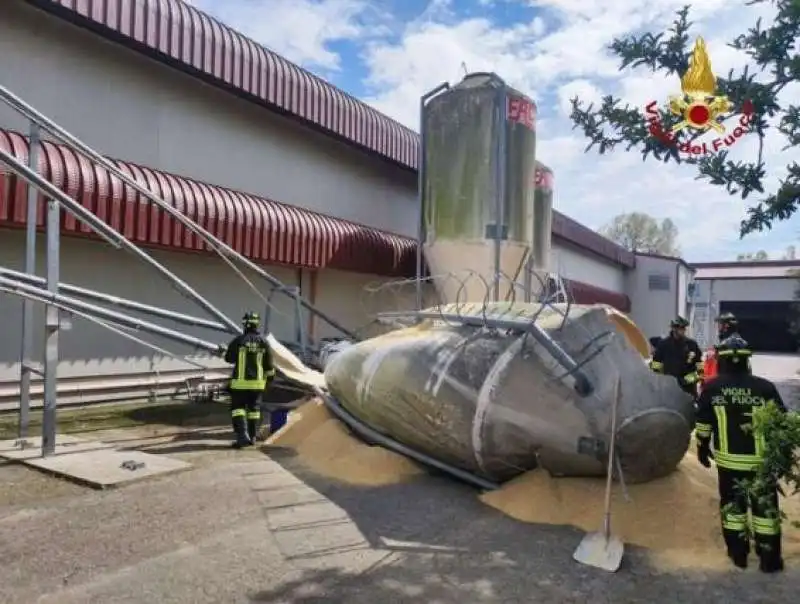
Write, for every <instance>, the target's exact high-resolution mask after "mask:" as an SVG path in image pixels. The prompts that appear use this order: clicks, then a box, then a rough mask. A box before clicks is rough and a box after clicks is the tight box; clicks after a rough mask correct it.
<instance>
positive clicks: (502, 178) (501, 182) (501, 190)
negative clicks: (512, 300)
mask: <svg viewBox="0 0 800 604" xmlns="http://www.w3.org/2000/svg"><path fill="white" fill-rule="evenodd" d="M498 79H499V78H498ZM500 81H501V83H502V85H501V86H499V87H498V89H497V97H498V98H497V123H496V127H497V134H498V136H497V149H496V150H495V152H496V153H497V156H496V158H495V183H494V185H495V206H494V232H493V233H492V235H493V239H494V278H493V279H492V282H493V284H494V288H493V290H494V292H493V293H494V295H493V300H492V301H493V302H499V301H500V281H501V279H502V272H503V269H502V266H503V265H502V262H501V257H502V253H503V237H504V236H505V232H506V229H505V228H503V227H504V226H505V224H504V222H505V221H504V216H503V209H504V208H505V204H506V199H505V197H506V170H505V167H506V164H505V161H503V159H504V158H505V155H506V145H507V144H508V142H507V140H506V138H507V134H508V131H507V124H506V120H507V119H508V115H507V114H508V89H507V86H506V84H505V82H503V81H502V80H500Z"/></svg>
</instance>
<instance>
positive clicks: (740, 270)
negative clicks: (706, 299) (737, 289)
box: [694, 263, 800, 279]
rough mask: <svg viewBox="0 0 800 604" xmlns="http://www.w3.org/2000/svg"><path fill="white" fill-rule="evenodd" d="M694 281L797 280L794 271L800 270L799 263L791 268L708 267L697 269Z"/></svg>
mask: <svg viewBox="0 0 800 604" xmlns="http://www.w3.org/2000/svg"><path fill="white" fill-rule="evenodd" d="M695 270H696V272H695V275H694V278H695V279H783V278H791V277H795V278H797V275H793V274H792V273H793V272H794V271H798V270H800V263H799V264H798V266H796V267H792V266H755V265H752V264H750V265H742V266H709V267H702V266H701V267H697V268H696V269H695Z"/></svg>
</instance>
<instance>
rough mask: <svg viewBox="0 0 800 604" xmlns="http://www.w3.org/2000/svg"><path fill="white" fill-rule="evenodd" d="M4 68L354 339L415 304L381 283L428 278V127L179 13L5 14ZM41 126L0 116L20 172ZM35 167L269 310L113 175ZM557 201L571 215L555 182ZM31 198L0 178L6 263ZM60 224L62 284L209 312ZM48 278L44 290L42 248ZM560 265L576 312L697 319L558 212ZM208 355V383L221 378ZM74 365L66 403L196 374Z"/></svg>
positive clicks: (117, 3) (187, 274)
mask: <svg viewBox="0 0 800 604" xmlns="http://www.w3.org/2000/svg"><path fill="white" fill-rule="evenodd" d="M0 53H2V57H3V60H2V62H0V83H2V85H3V86H5V87H7V88H8V89H9V90H10V91H12V92H13V93H14V94H16V95H18V96H19V97H21V98H22V99H24V100H25V101H27V102H28V103H30V104H31V105H32V106H33V107H35V108H36V109H38V110H39V111H41V112H42V113H43V114H45V115H46V116H48V117H49V118H51V119H52V120H53V121H55V122H56V123H58V124H59V125H61V126H62V127H64V128H65V129H66V130H68V131H69V132H71V133H72V134H74V135H75V136H77V137H78V138H80V139H81V140H83V141H84V142H86V143H87V144H89V145H90V146H91V147H92V148H94V149H96V150H97V151H99V152H100V153H102V154H103V155H105V156H106V157H108V158H110V159H112V160H113V161H114V162H115V163H116V165H117V166H119V167H120V168H121V169H122V170H123V171H124V172H125V173H127V174H129V175H130V176H131V177H132V178H134V179H135V180H136V181H137V182H139V183H140V184H142V185H144V186H146V187H147V188H148V189H150V190H151V191H153V192H155V193H156V194H157V195H158V196H159V197H161V198H163V199H165V200H167V201H168V202H170V203H172V204H173V205H174V206H175V207H177V208H179V209H181V210H182V211H183V212H184V213H185V214H186V215H188V216H189V217H190V218H192V219H193V220H195V221H197V222H198V223H200V224H201V225H202V226H203V227H205V228H206V229H208V230H209V231H211V232H212V233H213V234H214V235H216V236H217V237H219V238H220V239H222V240H223V241H225V242H226V243H227V244H228V245H230V246H231V247H233V248H234V249H235V250H237V251H239V252H241V253H242V254H244V255H245V256H247V257H248V258H250V259H252V260H253V261H255V262H257V263H258V264H259V265H263V266H264V267H265V268H266V269H267V270H268V271H269V272H270V273H271V274H273V275H274V276H275V277H277V278H278V279H280V281H282V282H283V283H284V284H286V286H287V287H290V288H295V289H296V291H297V292H299V293H300V294H301V295H302V296H303V297H304V298H305V299H307V300H309V301H310V302H311V303H313V304H314V305H315V306H317V307H318V308H320V309H321V310H323V311H324V312H325V313H326V314H328V315H330V316H331V317H333V318H335V320H336V321H337V322H339V323H340V324H342V325H344V326H346V327H347V328H348V329H350V330H355V331H358V330H364V329H368V328H369V326H370V324H371V321H372V316H373V315H374V313H375V312H376V311H377V310H392V309H393V308H400V307H406V308H408V307H411V306H412V305H413V304H414V292H413V287H406V286H397V287H391V288H387V287H382V284H387V283H392V282H395V283H397V282H405V281H408V280H412V279H413V278H414V276H415V274H416V266H415V264H416V262H415V260H416V247H417V232H418V224H419V207H418V206H419V203H418V197H417V180H418V175H417V168H418V165H417V164H418V156H419V144H420V142H419V137H418V135H417V133H415V132H414V131H412V130H409V129H408V128H406V127H404V126H402V125H401V124H399V123H397V122H395V121H394V120H392V119H391V118H389V117H387V116H385V115H383V114H381V113H379V112H378V111H376V110H375V109H373V108H371V107H369V106H367V105H366V104H364V103H363V102H361V101H359V100H357V99H355V98H353V97H352V96H350V95H348V94H346V93H345V92H343V91H341V90H339V89H337V88H336V87H334V86H333V85H331V84H329V83H327V82H325V81H323V80H321V79H320V78H318V77H316V76H314V75H313V74H311V73H309V72H307V71H305V70H303V69H301V68H299V67H297V66H296V65H294V64H292V63H290V62H289V61H287V60H286V59H284V58H282V57H280V56H278V55H277V54H275V53H273V52H271V51H269V50H267V49H265V48H264V47H262V46H260V45H259V44H257V43H256V42H254V41H252V40H250V39H248V38H246V37H245V36H244V35H242V34H240V33H238V32H236V31H234V30H232V29H231V28H229V27H227V26H225V25H224V24H221V23H219V22H218V21H217V20H215V19H213V18H211V17H209V16H208V15H206V14H204V13H202V12H201V11H199V10H197V9H196V8H194V7H192V6H190V5H189V4H186V3H184V2H182V1H181V0H160V1H159V0H94V1H93V2H75V1H73V0H7V1H5V2H2V3H0ZM29 127H30V126H29V123H28V121H27V119H25V118H23V117H21V116H20V115H19V114H18V113H17V112H15V111H14V110H13V109H11V108H10V107H7V106H5V105H3V106H0V147H2V148H3V149H5V150H7V151H10V152H11V153H13V154H14V155H15V156H16V157H17V158H19V159H21V160H24V161H27V159H28V150H29V149H28V147H29V145H28V140H27V136H28V132H29ZM38 170H39V172H40V173H41V174H43V175H44V176H45V177H46V178H47V179H48V180H49V181H50V182H52V183H54V184H55V185H56V186H58V187H59V188H60V189H62V190H63V191H65V192H66V193H68V194H69V195H70V196H72V197H73V198H75V199H77V200H79V201H80V202H81V203H82V204H83V205H84V206H85V207H86V208H88V209H90V210H91V211H92V212H93V213H94V214H95V215H96V216H98V217H99V218H101V219H102V220H104V221H106V222H107V223H108V224H110V225H111V226H113V227H114V228H116V229H118V230H120V231H121V232H122V233H123V234H125V236H126V237H129V238H130V239H131V240H132V241H134V242H135V243H137V244H138V245H141V246H142V247H144V248H145V249H147V250H148V251H149V252H150V253H152V255H153V256H154V257H156V258H157V259H158V260H160V261H162V262H163V263H164V264H166V265H167V266H168V267H169V268H170V269H171V270H173V271H174V272H175V273H177V274H178V275H179V276H180V277H181V278H183V279H184V280H185V281H187V282H188V283H190V284H192V285H193V286H194V287H196V288H197V290H198V291H199V292H200V293H201V294H202V295H203V296H205V297H207V298H208V299H209V301H211V302H212V303H213V304H214V305H215V306H217V307H218V308H220V309H221V310H223V311H224V312H225V313H226V314H229V315H230V316H232V317H238V316H240V315H241V313H242V311H243V310H244V309H248V308H257V309H258V307H259V305H261V302H260V300H258V299H257V298H256V297H255V296H254V295H251V294H249V293H248V291H247V289H246V288H244V287H242V285H241V282H240V281H238V279H237V277H236V275H234V274H232V273H231V271H230V269H229V267H228V266H227V265H225V264H224V263H223V262H222V261H221V260H220V259H219V258H218V257H216V256H215V255H213V254H211V253H210V252H209V251H208V250H207V248H206V247H205V245H204V244H203V243H201V242H200V241H199V239H198V238H197V237H196V236H194V235H193V234H192V233H190V232H188V231H186V230H185V229H184V228H183V227H182V226H181V225H180V224H178V223H177V222H175V221H174V220H173V219H172V218H170V217H169V216H168V215H166V214H165V213H163V212H162V211H160V210H159V209H157V208H155V207H153V206H152V204H149V203H148V202H147V201H146V200H145V199H143V198H142V197H141V196H140V195H138V194H136V193H135V192H134V191H132V190H131V189H130V188H129V187H126V186H124V185H123V184H122V183H121V182H120V181H119V180H118V179H116V178H114V177H112V176H110V175H109V173H108V172H106V171H105V170H104V169H103V168H100V167H98V166H96V165H93V164H92V163H90V162H88V161H86V160H85V159H84V158H82V157H80V156H79V155H78V154H76V153H75V152H73V151H72V150H71V149H69V148H67V147H65V146H63V145H60V144H55V143H52V142H45V143H44V144H43V145H42V150H41V154H40V158H39V162H38ZM554 186H555V190H556V204H557V203H558V202H557V199H558V198H557V191H558V174H556V175H555V185H554ZM26 199H27V187H26V186H25V184H24V183H23V182H22V181H21V180H20V179H18V178H17V177H16V176H15V175H13V174H11V173H7V172H3V173H0V266H5V267H8V268H12V269H15V270H21V268H22V266H23V257H24V253H25V234H24V224H25V216H26V208H27V201H26ZM43 201H44V200H42V199H40V204H42V205H41V206H40V207H43V203H42V202H43ZM62 221H63V222H62V234H63V237H62V240H61V281H63V282H65V283H70V284H74V285H79V286H83V287H88V288H91V289H94V290H99V291H103V292H107V293H110V294H114V295H117V296H121V297H126V298H131V299H135V300H138V301H141V302H144V303H149V304H153V305H158V306H162V307H167V308H171V309H174V310H177V311H182V312H189V313H191V314H197V310H196V309H195V308H194V306H193V305H191V304H190V303H188V302H186V301H185V300H184V299H183V298H181V297H180V296H179V295H178V294H177V293H176V292H175V291H173V290H172V289H171V288H170V286H169V285H168V284H167V283H165V282H163V281H162V280H161V279H160V278H159V277H158V276H157V275H154V274H153V273H152V271H150V270H149V269H148V268H147V267H145V266H143V265H141V264H140V263H138V262H137V261H136V260H135V259H133V258H131V257H130V256H127V255H126V254H125V253H124V252H122V251H119V250H116V249H113V248H112V247H110V246H109V245H108V244H106V243H104V242H103V241H101V240H100V239H98V238H97V237H95V236H94V235H93V234H91V233H90V231H89V229H88V228H86V227H85V226H82V225H81V224H79V223H78V222H77V221H76V220H75V219H74V218H73V217H71V216H69V215H66V214H65V215H64V217H63V218H62ZM39 224H40V226H42V225H43V224H44V216H43V211H40V214H39ZM38 263H39V266H40V272H39V274H43V272H42V271H43V265H44V247H43V243H40V246H39V250H38ZM549 268H550V270H551V271H552V272H554V273H558V274H560V275H561V276H562V277H563V278H564V283H565V285H566V289H567V290H568V291H569V293H570V295H571V297H572V299H573V300H574V301H576V302H579V303H606V304H610V305H612V306H614V307H616V308H618V309H620V310H622V311H624V312H628V313H631V315H632V317H633V318H634V320H635V321H636V322H637V323H639V324H640V325H641V326H642V328H643V331H645V332H646V333H647V335H654V334H656V333H661V332H662V331H663V329H664V326H665V323H666V321H668V319H669V317H671V316H672V315H674V314H675V312H676V311H678V312H681V311H687V314H688V308H687V306H686V304H687V298H686V295H685V293H681V292H685V291H686V289H687V288H688V283H689V281H690V280H691V277H690V275H691V271H690V270H689V268H688V267H687V266H686V265H685V263H683V262H682V261H680V260H677V259H659V258H655V257H643V256H641V255H639V256H638V257H637V255H635V254H633V253H631V252H629V251H627V250H625V249H623V248H622V247H620V246H618V245H617V244H615V243H613V242H611V241H609V240H607V239H605V238H603V237H602V236H600V235H599V234H597V233H596V232H594V231H593V230H592V229H590V228H588V227H586V226H583V225H581V224H579V223H578V222H576V221H575V220H573V219H571V218H569V217H567V216H565V215H563V214H560V213H558V212H554V214H553V225H552V250H551V255H550V267H549ZM655 273H658V274H662V273H664V274H667V273H668V274H669V275H670V279H669V280H668V281H669V282H668V283H665V281H664V279H663V278H660V277H657V276H656V277H654V276H653V275H654V274H655ZM659 279H661V280H659ZM271 302H272V304H273V306H274V308H273V310H272V311H270V313H269V314H270V316H269V319H270V321H269V327H270V329H271V330H272V332H273V333H274V334H275V335H276V337H278V338H279V339H281V340H286V341H292V340H295V339H296V338H297V333H298V332H299V331H303V332H304V333H305V335H306V336H307V337H309V338H311V339H314V340H319V339H320V338H324V337H331V336H335V335H337V333H338V332H337V330H335V329H333V328H332V327H331V326H330V325H328V324H326V323H325V322H324V321H322V320H320V319H319V318H315V317H311V316H309V315H308V313H306V312H305V311H303V310H302V309H299V308H297V306H296V304H295V303H294V302H293V301H292V300H291V299H290V298H289V297H288V296H285V295H282V294H281V293H280V292H274V293H273V296H272V298H271ZM20 307H21V304H20V302H19V300H18V299H16V298H13V297H11V296H0V313H2V315H3V316H4V318H5V319H6V321H7V323H6V325H7V329H6V330H5V331H4V336H5V337H4V338H3V341H2V342H0V403H2V402H4V401H5V402H9V401H14V400H16V398H17V397H18V392H19V374H20V367H19V357H20V353H19V351H20V345H19V341H20V327H19V325H20V319H19V317H20V313H21V308H20ZM259 310H260V309H259ZM41 323H42V322H41V321H37V324H38V325H40V328H39V329H40V330H39V331H38V332H37V334H36V336H35V341H36V342H37V344H41V341H42V332H41ZM192 333H195V334H196V335H198V336H201V337H204V338H214V337H216V338H219V335H220V334H213V333H208V332H204V331H203V330H200V329H195V330H194V331H192ZM157 343H159V344H160V345H163V346H164V347H166V348H169V347H170V346H171V345H170V344H169V343H164V342H157ZM201 358H202V362H203V364H204V365H205V366H206V367H207V368H208V369H207V371H206V374H207V375H208V376H210V377H214V376H216V377H220V376H223V375H224V374H225V369H224V368H223V367H222V366H221V363H220V361H219V360H216V359H212V358H208V357H201ZM61 359H62V360H61V364H60V365H59V396H60V398H61V399H62V400H73V401H79V400H80V401H83V400H86V401H89V400H99V399H108V398H114V397H130V396H135V395H153V394H158V393H169V392H173V391H175V390H176V389H180V388H181V387H182V384H184V382H185V380H186V378H187V376H193V375H196V374H197V370H196V369H191V368H188V367H186V366H183V365H181V363H179V362H177V361H174V360H170V359H167V358H164V357H161V356H159V355H154V354H153V353H151V352H149V351H147V350H145V349H142V348H140V347H138V346H136V345H135V344H132V343H131V342H128V341H125V340H121V339H119V338H117V337H115V336H114V335H113V334H109V333H107V332H106V331H103V330H102V328H100V327H97V326H94V325H90V324H83V323H81V325H80V329H72V326H71V324H70V323H68V322H64V323H63V325H62V336H61ZM33 393H34V397H35V398H38V397H39V396H40V393H41V384H40V383H38V382H36V381H35V382H34V389H33Z"/></svg>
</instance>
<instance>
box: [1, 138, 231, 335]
mask: <svg viewBox="0 0 800 604" xmlns="http://www.w3.org/2000/svg"><path fill="white" fill-rule="evenodd" d="M0 162H2V163H4V164H6V165H8V166H9V167H10V168H11V169H12V170H13V171H14V172H16V173H17V175H19V176H20V178H22V179H23V180H25V181H27V182H28V183H29V184H32V185H33V186H35V187H36V188H38V189H39V190H40V191H41V192H42V193H44V194H45V195H47V196H48V197H50V198H51V199H52V200H54V201H56V202H58V203H59V204H60V205H61V206H62V207H63V208H64V210H66V211H67V212H69V213H70V214H72V215H73V216H75V218H77V219H78V220H80V221H81V222H83V223H84V224H86V225H87V226H89V227H90V228H91V229H92V230H93V231H95V232H96V233H97V234H98V235H100V236H101V237H102V238H103V239H105V240H106V241H108V242H110V243H111V244H112V245H115V246H116V247H120V248H122V249H124V250H125V251H127V252H130V253H131V254H133V255H134V256H136V257H137V258H138V259H139V260H141V261H142V262H144V263H145V264H147V265H149V266H151V267H152V268H154V269H155V270H156V271H158V272H159V273H160V274H161V275H162V276H163V277H166V278H167V280H169V282H170V283H172V285H174V286H175V288H176V289H177V290H178V291H179V292H180V293H181V294H183V295H184V296H185V297H187V298H188V299H190V300H192V301H193V302H195V303H196V304H198V305H199V306H200V307H201V308H203V309H204V310H205V311H206V312H208V313H209V315H211V316H213V317H215V318H217V319H218V320H219V321H221V322H222V323H224V324H225V325H227V326H228V327H229V328H230V330H231V333H239V332H240V331H241V329H240V327H239V324H238V323H236V322H234V321H233V320H231V319H230V318H229V317H227V316H226V315H225V314H224V313H223V312H222V311H221V310H219V309H218V308H217V307H215V306H214V305H213V304H211V302H209V301H208V300H206V299H205V298H203V296H201V295H200V294H199V293H197V292H196V291H195V290H194V289H193V288H192V287H191V286H190V285H189V284H188V283H186V282H185V281H184V280H183V279H181V278H180V277H178V276H177V275H176V274H175V273H173V272H172V271H170V270H169V269H168V268H166V267H165V266H164V265H162V264H161V263H160V262H158V261H157V260H156V259H155V258H153V257H152V256H150V255H149V254H148V253H147V252H145V251H143V250H142V249H140V248H139V247H138V246H136V245H135V244H133V243H131V242H130V241H128V240H127V239H126V238H125V237H124V236H123V235H122V234H121V233H119V232H117V231H115V230H114V229H112V228H111V227H110V226H108V225H107V224H106V223H105V222H103V221H102V220H100V219H99V218H98V217H97V216H95V215H94V214H93V213H92V212H90V211H89V210H87V209H86V208H85V207H83V206H82V205H81V204H79V203H78V202H77V201H75V200H74V199H72V198H71V197H70V196H69V195H67V194H66V193H64V192H63V191H62V190H61V189H59V188H58V187H56V186H55V185H53V184H52V183H51V182H50V181H48V180H46V179H45V178H43V177H42V176H41V175H39V174H37V173H36V172H32V171H31V170H30V169H28V167H27V166H25V165H24V164H22V163H21V162H20V161H19V160H17V158H15V157H14V156H13V155H11V154H10V153H8V152H6V151H5V150H4V149H0ZM55 208H56V210H55V212H56V215H57V213H58V206H55ZM49 211H50V208H48V212H49ZM49 217H50V214H49V213H48V218H49Z"/></svg>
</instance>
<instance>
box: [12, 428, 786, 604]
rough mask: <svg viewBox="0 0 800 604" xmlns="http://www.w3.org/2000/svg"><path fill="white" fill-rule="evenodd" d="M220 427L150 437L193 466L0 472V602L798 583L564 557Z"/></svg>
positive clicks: (553, 546)
mask: <svg viewBox="0 0 800 604" xmlns="http://www.w3.org/2000/svg"><path fill="white" fill-rule="evenodd" d="M226 436H227V435H226V434H225V433H224V432H223V433H219V434H214V433H208V432H206V433H204V434H202V435H197V437H196V438H194V439H193V438H189V437H184V438H182V439H180V440H179V441H177V442H171V443H167V444H164V443H165V439H164V437H163V436H161V437H159V438H152V437H151V438H150V440H148V441H147V442H146V445H147V446H148V447H149V448H151V449H161V450H163V451H164V452H168V453H170V454H173V455H176V456H179V457H182V458H185V459H188V460H190V461H192V462H194V463H195V464H196V468H195V469H194V470H192V471H189V472H186V473H182V474H178V475H175V476H172V477H165V478H163V479H160V480H153V481H149V482H144V483H139V484H134V485H131V486H128V487H125V488H123V489H120V490H116V491H106V492H98V491H89V490H82V489H78V488H77V487H73V486H71V485H66V484H65V483H63V482H61V481H58V480H56V479H51V478H44V477H42V476H40V475H38V474H35V473H33V472H30V471H28V470H23V469H22V468H19V467H16V466H15V467H0V484H3V485H4V487H3V489H4V490H5V489H7V488H8V487H7V486H5V485H8V484H9V480H12V479H13V480H14V481H15V487H13V488H14V491H15V492H16V493H17V495H16V496H15V497H16V498H13V497H12V498H9V497H7V496H5V497H4V498H3V499H0V602H3V603H4V604H28V603H33V602H38V603H41V604H93V603H97V604H112V603H113V604H129V603H130V604H134V603H136V604H139V603H141V604H153V603H154V602H158V603H159V604H172V603H174V604H203V603H209V604H220V603H223V602H224V603H225V604H229V603H230V604H236V603H240V602H241V603H252V602H269V603H274V604H282V603H286V604H289V603H292V604H311V603H323V602H324V603H326V604H334V603H337V602H342V603H344V602H347V603H348V604H359V603H363V604H375V603H376V602H386V603H388V602H392V603H394V602H398V603H400V602H409V603H411V602H413V603H415V604H418V603H420V602H422V603H431V604H433V603H436V604H448V603H451V602H452V603H458V604H480V603H484V602H486V603H494V602H498V603H508V604H511V603H515V602H519V603H526V604H529V603H532V602H542V603H547V604H556V603H562V602H563V603H584V602H586V603H590V602H591V603H596V604H603V603H606V602H609V603H610V602H614V603H625V602H648V603H649V604H660V603H664V604H666V603H670V604H673V603H674V602H679V601H683V602H703V603H706V604H715V603H720V604H725V603H727V602H733V601H736V602H737V603H739V604H743V603H749V602H754V603H756V602H765V603H766V602H791V601H794V600H796V595H797V593H798V590H800V571H798V570H795V568H789V569H788V571H787V572H786V573H784V574H783V575H781V576H776V577H773V578H769V577H766V576H764V575H762V574H760V573H759V572H758V571H757V570H755V569H751V570H748V571H746V572H739V571H733V570H731V571H727V572H714V573H712V572H697V573H681V574H669V573H664V572H661V571H658V570H656V569H655V568H654V567H653V566H652V565H651V563H650V559H649V557H648V554H647V552H644V551H638V550H633V549H629V550H628V551H627V552H626V560H625V563H624V566H623V568H622V569H621V570H620V572H619V573H617V574H615V575H608V574H605V573H603V572H602V571H595V570H592V569H589V568H585V567H581V566H579V565H577V564H575V563H574V562H572V560H571V555H572V551H573V549H574V548H575V546H576V545H577V543H578V542H579V541H580V538H581V533H579V532H577V531H574V530H570V529H566V528H554V527H540V526H531V525H525V524H521V523H518V522H516V521H514V520H511V519H509V518H506V517H504V516H502V515H501V514H499V513H498V512H495V511H494V510H491V509H489V508H487V507H485V506H483V505H481V504H480V502H478V500H477V499H476V498H475V496H474V492H473V491H472V490H471V489H470V488H467V487H464V486H462V485H458V484H455V483H453V482H452V481H451V480H449V479H446V478H443V477H436V476H425V477H423V478H420V479H419V480H416V481H414V482H412V483H408V484H404V485H397V486H391V487H380V488H354V487H349V486H344V485H341V484H338V485H337V484H332V483H331V482H330V481H327V480H324V479H322V478H320V477H318V476H314V475H313V474H311V473H310V472H309V471H308V470H306V469H305V468H304V467H303V466H302V463H301V462H300V461H299V460H298V459H296V458H293V457H292V456H291V455H289V454H287V453H277V452H275V453H273V454H272V455H271V457H268V456H266V455H264V454H263V453H261V452H259V451H248V452H234V451H231V450H229V449H227V448H226V441H224V440H222V438H225V437H226ZM102 437H103V438H104V439H112V440H122V439H129V440H130V439H132V438H134V439H135V436H131V432H130V431H126V432H118V433H114V434H113V435H110V434H106V435H102ZM112 437H113V438H112ZM129 444H131V445H133V444H137V442H136V441H135V440H130V442H129ZM26 472H30V475H28V476H25V473H26ZM46 485H47V486H46ZM654 521H658V519H654Z"/></svg>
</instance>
